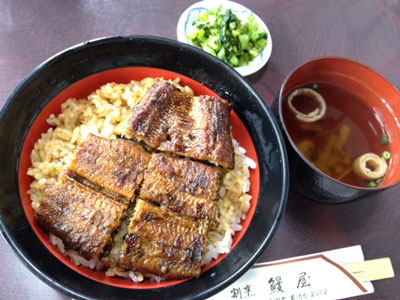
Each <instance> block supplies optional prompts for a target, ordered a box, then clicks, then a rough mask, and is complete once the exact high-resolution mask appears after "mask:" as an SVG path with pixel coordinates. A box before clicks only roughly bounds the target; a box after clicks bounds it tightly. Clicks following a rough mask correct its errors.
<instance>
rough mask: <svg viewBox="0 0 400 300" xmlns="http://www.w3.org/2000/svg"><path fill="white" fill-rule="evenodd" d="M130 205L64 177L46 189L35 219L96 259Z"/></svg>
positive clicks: (72, 246) (69, 243)
mask: <svg viewBox="0 0 400 300" xmlns="http://www.w3.org/2000/svg"><path fill="white" fill-rule="evenodd" d="M126 208H127V206H126V205H125V204H122V203H119V202H117V201H114V200H112V199H110V198H108V197H106V196H104V195H102V194H100V193H99V192H96V191H93V190H91V189H90V188H88V187H86V186H84V185H82V184H80V183H79V182H76V181H75V180H71V179H70V178H68V177H63V178H61V181H60V182H59V183H57V184H55V185H54V186H53V187H52V188H50V189H49V190H48V191H47V192H46V194H45V196H44V198H43V200H42V201H41V203H40V206H39V208H38V209H37V210H36V214H35V216H34V219H35V221H36V222H37V223H38V224H39V225H40V226H41V227H42V228H43V229H44V230H46V231H48V232H51V233H53V234H54V235H56V236H58V237H59V238H60V239H62V240H63V242H64V244H65V245H66V246H67V247H70V248H72V249H74V250H76V251H78V252H79V254H80V255H82V256H83V257H85V258H86V259H92V258H94V257H96V256H98V255H99V254H101V253H102V252H103V250H104V247H105V246H106V245H108V244H109V243H110V242H111V234H112V232H113V231H114V230H115V229H117V228H118V226H119V224H120V222H121V218H122V215H123V212H124V210H125V209H126Z"/></svg>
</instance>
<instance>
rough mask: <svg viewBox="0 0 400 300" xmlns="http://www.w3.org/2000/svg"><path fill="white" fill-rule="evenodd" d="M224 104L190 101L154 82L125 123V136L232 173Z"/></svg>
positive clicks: (205, 99) (214, 99)
mask: <svg viewBox="0 0 400 300" xmlns="http://www.w3.org/2000/svg"><path fill="white" fill-rule="evenodd" d="M230 109H231V107H230V105H229V103H228V102H227V101H226V100H223V99H220V98H217V97H210V96H199V97H191V96H189V95H187V94H185V93H183V92H181V91H179V90H178V89H177V88H175V87H174V86H173V85H172V84H170V83H168V82H157V83H155V84H154V85H153V87H152V88H151V89H150V90H149V91H148V92H147V94H146V95H145V97H144V98H143V99H142V100H141V101H140V102H139V104H138V105H137V106H136V107H135V108H134V111H133V113H132V115H131V116H130V117H129V118H128V119H127V120H126V121H125V122H124V126H125V130H123V131H124V135H125V136H126V137H128V138H134V139H136V140H139V141H143V142H144V143H145V144H147V145H148V146H150V147H151V148H155V149H159V150H162V151H165V152H169V153H174V154H176V155H181V156H186V157H189V158H193V159H196V160H204V161H208V162H210V163H212V164H215V165H218V166H222V167H225V168H230V169H232V168H233V166H234V151H233V145H232V139H231V132H230Z"/></svg>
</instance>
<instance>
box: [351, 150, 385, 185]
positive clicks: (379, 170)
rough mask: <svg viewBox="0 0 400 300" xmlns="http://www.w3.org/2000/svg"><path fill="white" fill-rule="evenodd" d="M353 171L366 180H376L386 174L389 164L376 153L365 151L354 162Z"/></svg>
mask: <svg viewBox="0 0 400 300" xmlns="http://www.w3.org/2000/svg"><path fill="white" fill-rule="evenodd" d="M385 152H387V151H385ZM353 171H354V173H355V174H356V175H357V176H358V177H360V178H362V179H364V180H376V179H378V178H381V177H383V176H384V175H385V173H386V171H387V164H386V161H385V159H384V158H382V157H379V156H378V155H376V154H375V153H365V154H363V155H361V156H359V157H358V158H357V159H356V160H355V161H354V162H353Z"/></svg>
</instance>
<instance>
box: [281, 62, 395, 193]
mask: <svg viewBox="0 0 400 300" xmlns="http://www.w3.org/2000/svg"><path fill="white" fill-rule="evenodd" d="M330 60H332V61H334V60H336V61H342V62H344V63H348V64H349V65H353V66H356V67H359V68H361V69H364V71H366V72H368V73H369V74H370V76H375V77H379V78H380V79H381V80H383V81H384V82H385V83H386V84H387V85H388V87H390V88H391V89H393V92H394V93H395V94H397V95H398V96H399V97H400V91H399V90H398V89H397V88H396V87H395V86H394V85H393V84H392V83H391V82H390V81H389V80H388V79H386V77H385V76H383V75H382V74H381V73H379V72H377V71H376V70H374V69H372V68H371V67H369V66H367V65H366V64H363V63H361V62H359V61H357V60H354V59H349V58H346V57H341V56H320V57H315V58H313V59H311V60H308V61H306V62H304V63H302V64H300V65H298V66H297V67H296V68H295V69H294V70H293V71H291V72H290V73H289V74H288V75H287V76H286V78H285V80H284V81H283V83H282V85H281V87H280V89H279V94H278V103H277V104H278V114H279V121H280V123H281V125H282V129H283V130H282V131H283V133H284V135H285V137H286V138H287V140H288V141H289V143H290V145H291V147H292V149H293V150H294V151H295V152H296V153H297V154H298V155H299V156H300V157H301V159H302V161H303V162H304V163H306V164H307V166H309V167H310V168H311V169H313V170H314V171H315V172H317V173H318V174H320V175H321V176H323V177H325V178H328V179H330V180H331V181H333V182H335V183H337V184H339V185H343V186H347V187H348V188H352V189H356V190H360V191H365V192H369V191H380V190H384V189H387V188H390V187H392V186H394V185H396V184H398V183H399V182H400V174H399V175H398V178H397V179H396V180H392V182H390V183H388V184H384V185H382V183H381V184H379V185H378V186H376V187H368V186H367V187H362V186H357V185H352V184H348V183H345V182H343V181H339V180H337V179H335V178H333V177H331V176H329V175H328V174H326V173H324V172H322V171H321V170H320V169H318V168H317V167H315V166H314V165H313V164H312V163H311V162H310V161H309V160H308V159H307V158H306V157H305V156H304V155H303V154H302V153H301V152H300V150H299V149H298V148H297V146H296V145H295V143H294V142H293V140H292V138H291V135H290V134H289V132H288V130H287V127H286V123H285V121H284V118H283V112H282V107H283V100H284V98H285V96H286V95H287V94H288V92H286V93H285V94H284V93H283V92H284V90H285V88H286V86H287V84H288V82H289V81H290V80H291V79H292V77H293V75H295V74H296V72H299V71H300V70H301V69H303V68H305V67H307V66H308V65H311V64H315V63H317V62H320V61H330ZM346 73H347V70H346V71H343V72H342V74H346ZM352 79H354V78H352ZM358 83H360V82H358ZM339 86H340V84H339ZM364 87H365V88H368V87H367V86H364ZM368 90H369V91H370V92H371V93H372V94H374V95H376V93H375V92H374V90H373V89H370V88H368ZM376 96H377V95H376ZM366 103H367V102H366ZM367 105H368V106H369V107H371V105H370V103H367ZM386 128H387V132H389V133H392V132H393V131H395V129H389V127H386ZM398 130H399V133H398V135H399V136H400V128H398ZM391 144H392V145H394V144H395V143H393V141H392V143H391ZM399 148H400V147H399ZM397 165H399V167H400V162H398V163H397ZM393 167H395V166H392V165H389V168H393ZM384 176H386V173H385V175H384ZM383 183H384V181H383Z"/></svg>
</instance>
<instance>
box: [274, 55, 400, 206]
mask: <svg viewBox="0 0 400 300" xmlns="http://www.w3.org/2000/svg"><path fill="white" fill-rule="evenodd" d="M317 82H318V83H320V84H322V85H330V86H332V87H336V89H337V90H339V89H340V91H345V92H346V94H344V93H343V92H342V94H340V95H349V94H347V93H351V94H350V95H353V97H357V99H353V98H351V97H349V96H347V97H344V96H342V97H344V98H345V99H337V100H336V101H335V102H336V103H335V105H337V106H339V104H338V103H340V104H342V105H343V106H344V105H345V106H346V108H344V107H343V108H342V109H343V110H344V111H348V112H352V114H347V115H345V117H346V118H347V119H346V120H351V121H352V122H353V123H355V124H357V123H358V124H360V123H361V122H360V120H362V121H363V123H362V124H364V126H362V127H363V128H362V129H363V130H364V134H366V138H367V140H368V141H369V143H371V145H372V146H373V147H372V148H378V147H377V146H378V145H376V144H381V135H380V134H382V133H380V132H379V131H378V130H377V129H376V126H374V125H373V123H374V122H375V123H377V124H379V125H380V127H382V128H384V133H385V136H386V135H387V139H388V143H387V145H386V146H385V148H386V149H388V150H389V149H390V152H391V159H390V160H389V161H388V164H387V165H388V169H387V172H386V173H385V175H384V176H383V178H382V181H381V182H380V183H379V184H378V185H377V186H376V187H368V185H367V184H365V185H364V186H361V185H356V184H353V183H352V182H343V181H338V180H337V179H335V178H332V177H330V176H329V175H328V174H325V173H324V172H322V171H321V170H320V169H318V168H317V167H316V166H315V165H314V164H313V163H312V162H311V161H309V160H308V159H307V158H306V157H305V156H304V155H303V154H302V153H301V152H300V151H299V149H298V148H297V146H296V144H295V142H294V138H295V137H294V136H293V133H294V132H292V135H291V134H290V133H289V130H288V129H289V126H288V125H289V124H288V123H286V122H285V117H287V116H286V115H284V114H285V113H284V112H285V110H284V109H283V106H284V105H287V102H286V101H285V99H286V97H287V96H288V94H289V93H291V91H293V90H295V89H297V88H302V87H312V85H313V84H315V83H317ZM316 86H318V85H316ZM316 90H317V91H318V88H317V89H316ZM332 90H333V88H332ZM332 90H331V91H332ZM321 93H322V92H321ZM327 96H329V95H325V96H324V97H327ZM336 97H337V96H336ZM331 99H333V100H334V99H335V95H333V96H332V98H331ZM352 100H358V101H359V102H361V103H359V104H358V105H361V104H362V107H359V106H356V104H357V103H354V101H352ZM399 103H400V93H399V91H398V90H397V89H396V88H395V87H394V86H393V85H392V84H391V83H390V82H388V81H387V80H386V79H385V78H384V77H383V76H382V75H380V74H379V73H377V72H376V71H374V70H372V69H371V68H369V67H367V66H366V65H364V64H362V63H359V62H356V61H352V60H350V59H346V58H341V57H320V58H316V59H313V60H311V61H309V62H307V63H305V64H303V65H301V66H299V67H298V68H297V69H296V70H294V71H293V72H292V73H291V74H289V75H288V76H287V78H286V80H285V82H284V83H283V85H282V87H281V90H280V92H279V95H278V96H277V97H276V98H275V100H274V103H273V112H274V114H275V115H276V117H277V119H278V121H279V123H280V125H281V128H282V131H283V133H284V136H285V138H286V142H287V146H288V147H287V149H288V154H289V155H288V156H289V164H290V178H291V185H292V186H293V187H294V188H295V189H296V190H297V191H299V192H300V193H302V194H304V195H305V196H306V197H308V198H310V199H313V200H316V201H319V202H325V203H342V202H348V201H351V200H354V199H359V198H360V197H362V196H363V195H366V194H368V193H372V192H378V191H382V190H384V189H387V188H389V187H391V186H393V185H395V184H396V183H398V182H399V181H400V152H399V151H400V149H399V140H400V123H399V120H398V116H399V115H400V104H399ZM360 108H364V109H360ZM330 109H332V110H331V111H329V110H330ZM334 110H336V111H337V110H338V108H335V106H333V105H332V108H330V107H329V105H327V115H328V114H329V113H331V114H333V111H334ZM365 110H368V111H365ZM367 112H369V114H367ZM368 118H369V119H368ZM297 133H298V132H297ZM367 134H368V135H367ZM349 139H353V140H357V139H360V137H357V136H355V133H353V135H350V137H349ZM359 144H360V143H357V145H359ZM359 148H362V147H359ZM354 150H356V151H365V150H363V149H354ZM381 151H383V150H381ZM365 152H368V151H365ZM375 152H376V151H375ZM361 153H363V152H361ZM378 155H381V153H378Z"/></svg>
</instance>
